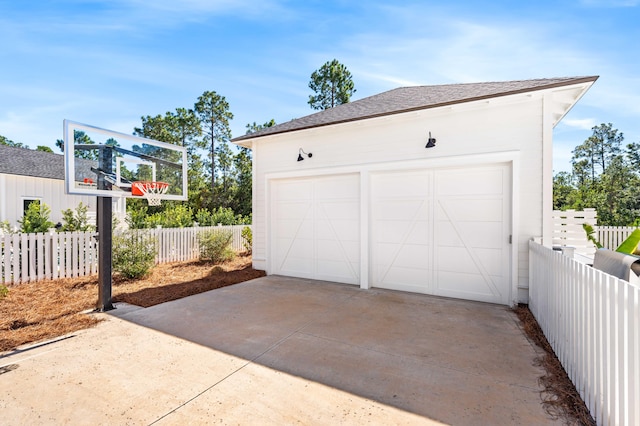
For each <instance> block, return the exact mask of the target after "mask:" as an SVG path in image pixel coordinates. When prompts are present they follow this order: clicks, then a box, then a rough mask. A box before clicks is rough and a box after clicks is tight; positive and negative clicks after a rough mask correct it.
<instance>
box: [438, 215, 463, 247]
mask: <svg viewBox="0 0 640 426" xmlns="http://www.w3.org/2000/svg"><path fill="white" fill-rule="evenodd" d="M435 235H436V239H437V241H438V247H464V244H463V242H462V239H460V236H459V235H458V232H457V231H456V228H454V226H453V224H452V223H451V222H448V221H447V222H442V221H441V222H437V224H436V230H435Z"/></svg>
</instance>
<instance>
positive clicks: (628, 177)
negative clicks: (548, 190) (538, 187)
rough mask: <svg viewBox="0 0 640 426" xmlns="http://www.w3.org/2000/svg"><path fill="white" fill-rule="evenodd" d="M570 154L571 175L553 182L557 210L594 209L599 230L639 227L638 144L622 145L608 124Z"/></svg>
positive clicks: (562, 174) (621, 138) (563, 174)
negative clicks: (599, 226) (600, 228)
mask: <svg viewBox="0 0 640 426" xmlns="http://www.w3.org/2000/svg"><path fill="white" fill-rule="evenodd" d="M591 130H592V134H591V136H589V137H588V138H587V139H586V140H585V141H584V142H583V143H582V144H580V145H578V146H576V147H575V148H574V149H573V151H572V154H573V156H572V159H571V165H572V170H571V172H560V173H557V174H556V175H555V176H554V178H553V207H554V209H557V210H567V209H576V210H582V209H584V208H595V209H596V210H597V212H598V224H599V225H601V226H638V225H639V224H640V191H639V189H640V143H638V142H633V143H629V144H626V145H624V134H623V133H622V132H620V131H618V129H615V128H614V127H613V124H611V123H606V124H605V123H602V124H600V125H598V126H594V127H592V129H591Z"/></svg>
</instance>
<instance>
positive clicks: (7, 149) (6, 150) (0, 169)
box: [0, 145, 64, 180]
mask: <svg viewBox="0 0 640 426" xmlns="http://www.w3.org/2000/svg"><path fill="white" fill-rule="evenodd" d="M0 173H5V174H10V175H20V176H32V177H41V178H49V179H60V180H64V156H63V155H61V154H52V153H50V152H42V151H33V150H30V149H25V148H16V147H13V146H7V145H0Z"/></svg>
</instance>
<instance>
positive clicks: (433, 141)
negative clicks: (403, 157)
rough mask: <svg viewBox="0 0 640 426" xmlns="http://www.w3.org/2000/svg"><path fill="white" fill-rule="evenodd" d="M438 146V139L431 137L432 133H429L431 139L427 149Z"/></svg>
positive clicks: (428, 140)
mask: <svg viewBox="0 0 640 426" xmlns="http://www.w3.org/2000/svg"><path fill="white" fill-rule="evenodd" d="M434 146H436V138H432V137H431V132H429V139H427V145H426V146H425V148H433V147H434Z"/></svg>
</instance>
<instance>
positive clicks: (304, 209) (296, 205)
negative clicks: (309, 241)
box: [276, 201, 311, 220]
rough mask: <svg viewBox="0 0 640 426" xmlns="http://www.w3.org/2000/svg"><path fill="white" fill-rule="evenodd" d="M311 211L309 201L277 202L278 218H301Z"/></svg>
mask: <svg viewBox="0 0 640 426" xmlns="http://www.w3.org/2000/svg"><path fill="white" fill-rule="evenodd" d="M310 212H311V204H309V202H307V201H305V202H299V201H298V202H286V203H285V202H283V203H279V204H278V210H277V215H276V217H277V218H278V220H301V219H304V218H305V217H306V216H307V215H308V214H309V213H310Z"/></svg>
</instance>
